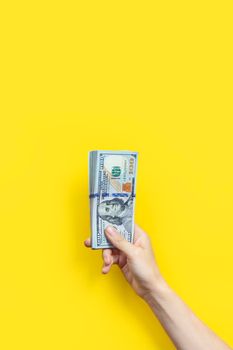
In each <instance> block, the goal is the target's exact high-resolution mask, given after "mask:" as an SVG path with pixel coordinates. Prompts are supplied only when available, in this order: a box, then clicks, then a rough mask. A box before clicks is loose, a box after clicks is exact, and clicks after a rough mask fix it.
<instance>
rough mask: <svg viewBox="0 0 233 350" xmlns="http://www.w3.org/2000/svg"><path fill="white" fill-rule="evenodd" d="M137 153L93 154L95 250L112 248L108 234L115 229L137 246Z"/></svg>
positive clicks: (91, 194)
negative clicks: (135, 232) (106, 232)
mask: <svg viewBox="0 0 233 350" xmlns="http://www.w3.org/2000/svg"><path fill="white" fill-rule="evenodd" d="M137 159H138V153H137V152H130V151H91V152H89V198H90V221H91V246H92V248H93V249H103V248H112V247H113V246H112V244H111V243H110V242H109V241H108V240H107V238H106V236H105V234H104V230H105V228H106V227H107V226H108V225H112V226H114V227H115V228H116V229H117V230H118V231H119V232H120V233H121V234H122V235H123V236H124V238H125V239H126V240H128V241H129V242H133V235H134V209H135V195H136V192H135V190H136V174H137Z"/></svg>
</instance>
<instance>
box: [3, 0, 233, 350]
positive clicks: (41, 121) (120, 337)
mask: <svg viewBox="0 0 233 350" xmlns="http://www.w3.org/2000/svg"><path fill="white" fill-rule="evenodd" d="M0 30H1V95H0V96H1V103H0V112H1V124H0V150H1V151H0V152H1V157H0V164H1V172H0V191H1V193H0V200H1V203H0V213H1V219H0V234H1V243H0V269H1V277H0V278H1V279H0V283H1V287H0V294H1V296H0V318H1V327H0V329H1V336H0V348H1V349H3V350H8V349H20V350H21V349H23V350H27V349H30V350H31V349H33V350H37V349H40V350H41V349H44V350H46V349H50V350H51V349H56V350H58V349H64V350H73V349H101V350H105V349H113V350H114V349H117V350H118V349H119V348H120V349H122V350H126V349H135V350H136V349H142V348H143V349H147V350H150V349H151V350H152V349H153V350H154V349H158V350H164V349H174V347H173V345H172V344H171V342H170V340H169V339H168V337H167V336H166V335H165V333H164V331H163V330H162V328H161V327H160V325H159V323H158V321H157V320H156V319H155V318H154V317H153V314H152V313H151V311H150V310H149V308H148V307H147V305H146V304H145V303H144V302H143V301H142V300H139V298H138V297H137V296H136V295H135V294H134V292H133V291H132V290H131V289H130V288H129V287H128V286H127V285H126V283H125V281H124V280H123V278H122V276H121V274H120V271H118V269H117V267H116V266H114V268H113V271H112V273H111V274H110V275H108V276H104V275H102V274H101V272H100V271H101V266H102V262H101V252H100V251H98V252H96V251H91V250H88V249H86V248H84V246H83V240H84V239H85V238H86V237H87V236H88V235H89V207H88V205H89V202H88V193H87V190H88V179H87V174H88V173H87V171H88V169H87V153H88V151H89V150H93V149H130V150H136V151H138V152H139V167H138V182H137V203H136V221H137V222H138V223H139V224H140V225H141V226H142V227H143V228H144V229H145V230H146V231H147V232H148V233H149V235H150V236H151V238H152V241H153V246H154V248H155V250H156V255H157V260H158V262H159V266H160V268H161V271H162V272H163V274H164V276H165V278H166V279H167V281H168V282H169V283H170V285H171V286H172V287H173V288H174V289H175V290H176V291H177V292H178V293H179V294H180V295H181V297H182V298H183V299H184V300H185V301H186V302H187V303H188V304H189V305H190V306H191V307H192V309H193V310H194V311H195V312H196V313H197V314H198V315H199V316H200V317H201V318H202V319H203V320H204V321H205V322H206V323H207V324H208V325H209V326H211V327H212V328H213V329H214V330H215V331H216V332H217V333H218V334H219V335H220V336H221V337H223V338H224V339H225V340H226V341H227V342H229V343H230V344H231V345H233V332H232V314H233V301H232V296H233V280H232V267H233V258H232V246H233V234H232V232H233V220H232V210H233V180H232V179H233V166H232V151H233V138H232V131H233V121H232V116H233V113H232V112H233V108H232V92H233V91H232V78H233V74H232V61H233V57H232V32H233V31H232V2H231V1H165V2H163V1H156V2H154V1H141V2H140V1H117V2H113V1H69V0H68V1H24V0H23V1H12V2H9V1H5V2H2V4H1V11H0Z"/></svg>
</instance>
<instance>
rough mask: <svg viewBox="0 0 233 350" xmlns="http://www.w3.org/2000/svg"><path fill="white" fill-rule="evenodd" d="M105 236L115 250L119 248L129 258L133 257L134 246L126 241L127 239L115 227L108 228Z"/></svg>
mask: <svg viewBox="0 0 233 350" xmlns="http://www.w3.org/2000/svg"><path fill="white" fill-rule="evenodd" d="M105 234H106V236H107V238H108V239H109V241H110V242H111V243H112V244H113V245H114V247H115V248H118V249H119V250H121V251H122V252H123V253H125V254H126V255H127V256H131V255H132V252H133V249H134V246H133V244H131V243H129V242H128V241H126V239H125V238H124V237H123V236H122V235H121V234H120V233H119V232H118V231H117V230H116V229H115V228H114V227H113V226H107V227H106V229H105Z"/></svg>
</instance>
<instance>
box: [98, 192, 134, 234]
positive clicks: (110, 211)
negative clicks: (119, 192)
mask: <svg viewBox="0 0 233 350" xmlns="http://www.w3.org/2000/svg"><path fill="white" fill-rule="evenodd" d="M97 210H98V215H99V216H100V217H101V219H102V220H105V221H108V222H109V223H111V224H114V225H118V226H120V225H123V226H124V227H125V229H126V230H127V232H131V230H132V219H133V198H132V197H129V198H128V199H127V200H126V202H124V201H123V199H120V198H113V199H111V200H106V201H103V202H101V203H100V204H99V205H98V209H97Z"/></svg>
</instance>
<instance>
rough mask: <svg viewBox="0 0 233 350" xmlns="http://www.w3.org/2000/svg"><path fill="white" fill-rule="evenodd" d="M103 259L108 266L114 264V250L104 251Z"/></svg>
mask: <svg viewBox="0 0 233 350" xmlns="http://www.w3.org/2000/svg"><path fill="white" fill-rule="evenodd" d="M102 257H103V260H104V263H105V264H106V265H110V264H111V263H112V260H113V259H112V249H103V252H102Z"/></svg>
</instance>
